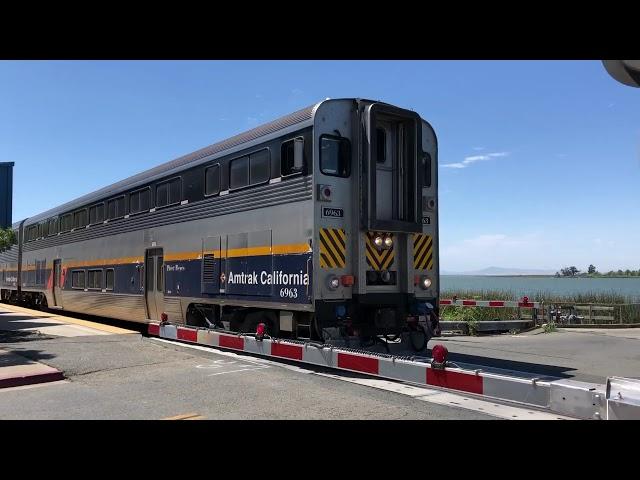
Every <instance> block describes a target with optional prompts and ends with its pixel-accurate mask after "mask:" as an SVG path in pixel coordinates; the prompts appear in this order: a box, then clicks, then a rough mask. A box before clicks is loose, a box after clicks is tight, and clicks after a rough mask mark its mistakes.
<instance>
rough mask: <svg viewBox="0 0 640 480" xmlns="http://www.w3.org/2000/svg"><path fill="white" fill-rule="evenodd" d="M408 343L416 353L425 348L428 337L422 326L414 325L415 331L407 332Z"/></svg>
mask: <svg viewBox="0 0 640 480" xmlns="http://www.w3.org/2000/svg"><path fill="white" fill-rule="evenodd" d="M409 341H410V342H411V346H412V347H413V349H414V350H415V351H416V352H420V351H422V350H425V349H426V348H427V343H428V342H429V336H428V335H427V332H426V331H425V329H424V327H423V326H422V325H416V327H415V329H411V330H409Z"/></svg>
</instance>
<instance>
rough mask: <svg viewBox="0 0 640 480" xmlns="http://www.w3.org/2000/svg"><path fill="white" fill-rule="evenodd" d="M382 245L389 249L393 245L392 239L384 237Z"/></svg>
mask: <svg viewBox="0 0 640 480" xmlns="http://www.w3.org/2000/svg"><path fill="white" fill-rule="evenodd" d="M384 245H385V246H386V247H387V248H391V245H393V238H391V237H385V238H384Z"/></svg>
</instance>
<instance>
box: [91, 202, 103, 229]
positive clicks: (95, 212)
mask: <svg viewBox="0 0 640 480" xmlns="http://www.w3.org/2000/svg"><path fill="white" fill-rule="evenodd" d="M103 221H104V203H100V204H98V205H94V206H93V207H91V208H89V225H95V224H96V223H102V222H103Z"/></svg>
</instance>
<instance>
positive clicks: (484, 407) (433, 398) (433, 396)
mask: <svg viewBox="0 0 640 480" xmlns="http://www.w3.org/2000/svg"><path fill="white" fill-rule="evenodd" d="M154 340H156V341H160V342H164V343H169V344H172V345H179V346H181V347H187V348H194V349H197V350H203V351H206V352H210V353H215V354H217V355H223V356H227V357H232V358H237V359H241V360H242V361H244V362H248V363H259V364H264V365H274V366H278V367H281V368H285V369H287V370H292V371H295V372H299V373H306V374H313V375H319V376H322V377H328V378H332V379H334V380H340V381H343V382H351V383H356V384H359V385H362V386H366V387H371V388H377V389H379V390H386V391H389V392H394V393H397V394H400V395H407V396H410V397H412V398H414V399H416V400H419V401H423V402H428V403H434V404H438V405H445V406H448V407H453V408H461V409H464V410H473V411H475V412H480V413H484V414H486V415H491V416H494V417H498V418H502V419H506V420H574V419H573V418H571V417H565V416H562V415H556V414H553V413H549V412H543V411H540V410H535V409H530V408H526V407H517V406H512V405H506V404H502V403H499V402H498V401H497V400H496V401H487V400H481V399H478V398H474V397H468V396H465V395H459V394H456V393H449V392H446V391H443V390H437V389H432V388H424V387H418V386H414V385H408V384H406V383H401V382H394V381H390V380H383V379H377V378H353V377H345V376H342V375H339V374H332V373H322V372H316V371H313V370H309V369H306V368H301V367H297V366H293V365H287V364H283V363H279V362H277V361H271V360H267V359H263V358H253V357H247V356H245V355H242V354H239V353H234V352H226V351H222V350H218V349H216V348H213V347H204V346H202V345H190V344H186V343H180V342H175V341H172V340H165V339H162V338H154ZM200 368H203V367H200ZM221 373H232V372H221ZM213 375H217V374H213ZM209 376H210V375H209Z"/></svg>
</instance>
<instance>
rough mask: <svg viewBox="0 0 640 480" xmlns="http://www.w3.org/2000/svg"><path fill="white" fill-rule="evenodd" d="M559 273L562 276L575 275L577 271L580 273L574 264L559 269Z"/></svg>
mask: <svg viewBox="0 0 640 480" xmlns="http://www.w3.org/2000/svg"><path fill="white" fill-rule="evenodd" d="M560 273H561V274H562V276H563V277H575V276H576V275H577V274H578V273H580V270H578V269H577V268H576V267H574V266H571V267H567V268H562V269H560Z"/></svg>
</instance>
